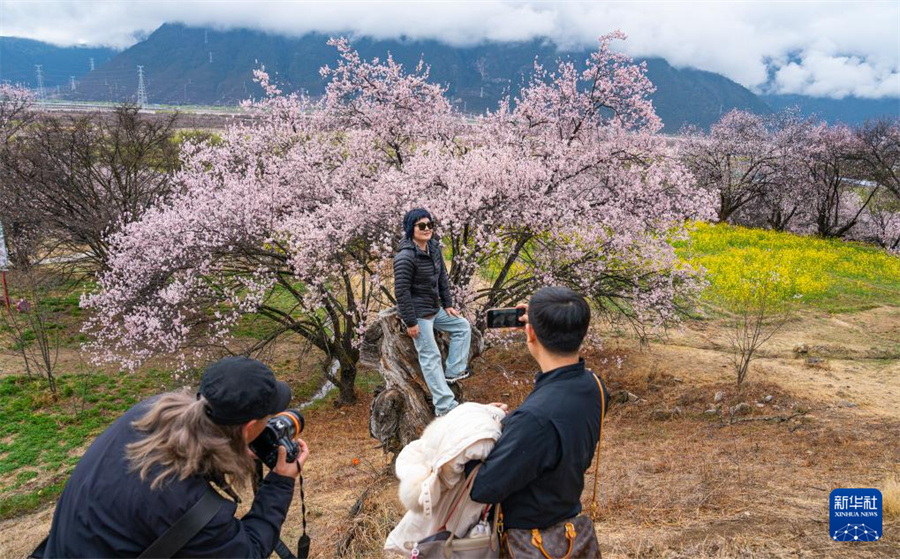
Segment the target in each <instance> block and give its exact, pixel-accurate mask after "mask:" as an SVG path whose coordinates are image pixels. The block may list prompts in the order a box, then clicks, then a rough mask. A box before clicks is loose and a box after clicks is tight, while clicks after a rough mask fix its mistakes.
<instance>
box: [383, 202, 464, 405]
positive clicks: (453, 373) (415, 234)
mask: <svg viewBox="0 0 900 559" xmlns="http://www.w3.org/2000/svg"><path fill="white" fill-rule="evenodd" d="M403 231H404V239H403V241H402V242H401V243H400V248H399V250H398V251H397V254H396V256H394V297H395V298H396V300H397V311H398V313H399V314H400V318H401V319H402V320H403V323H404V324H405V325H406V332H407V333H408V334H409V335H410V337H411V338H412V339H413V343H414V344H415V346H416V351H417V352H418V354H419V365H420V366H421V368H422V374H423V375H424V377H425V383H426V384H427V385H428V389H429V390H430V391H431V397H432V402H433V404H434V413H435V415H436V416H438V417H439V416H442V415H446V414H447V413H448V412H449V411H450V410H452V409H453V408H455V407H456V406H457V405H458V402H457V401H456V398H455V397H454V396H453V392H452V391H451V390H450V387H449V384H453V383H455V382H457V381H459V380H462V379H464V378H466V377H468V376H469V372H468V371H467V370H466V364H467V363H468V362H469V346H470V344H471V341H472V327H471V326H470V325H469V321H468V320H466V319H465V318H463V317H462V316H461V315H460V314H459V312H458V311H457V310H456V309H454V308H453V296H452V294H451V293H450V279H449V277H448V275H447V267H446V265H445V264H444V256H443V254H442V253H441V244H440V243H439V242H438V241H437V239H435V238H434V219H433V218H432V217H431V214H430V213H428V211H427V210H424V209H421V208H417V209H414V210H410V211H409V212H407V213H406V215H405V216H404V218H403ZM435 330H439V331H441V332H448V333H449V334H450V349H449V351H448V354H447V361H446V363H444V366H443V367H442V366H441V352H440V349H439V348H438V346H437V342H436V341H435V338H434V331H435Z"/></svg>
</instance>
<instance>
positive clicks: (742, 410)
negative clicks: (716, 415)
mask: <svg viewBox="0 0 900 559" xmlns="http://www.w3.org/2000/svg"><path fill="white" fill-rule="evenodd" d="M752 409H753V408H751V407H750V404H748V403H747V402H741V403H740V404H738V405H736V406H732V407H731V409H730V410H729V411H730V413H731V415H732V416H735V415H746V414H748V413H750V411H751V410H752Z"/></svg>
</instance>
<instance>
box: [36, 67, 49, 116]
mask: <svg viewBox="0 0 900 559" xmlns="http://www.w3.org/2000/svg"><path fill="white" fill-rule="evenodd" d="M34 68H35V69H36V70H37V87H38V100H39V101H40V105H41V108H42V109H43V108H45V104H46V101H47V95H46V93H45V92H44V70H43V65H41V64H35V65H34Z"/></svg>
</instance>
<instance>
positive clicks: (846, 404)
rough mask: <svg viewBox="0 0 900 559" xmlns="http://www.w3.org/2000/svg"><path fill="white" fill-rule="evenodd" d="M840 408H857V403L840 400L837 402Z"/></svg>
mask: <svg viewBox="0 0 900 559" xmlns="http://www.w3.org/2000/svg"><path fill="white" fill-rule="evenodd" d="M838 405H839V406H841V407H842V408H858V407H859V404H854V403H853V402H848V401H847V400H841V401H840V402H839V403H838Z"/></svg>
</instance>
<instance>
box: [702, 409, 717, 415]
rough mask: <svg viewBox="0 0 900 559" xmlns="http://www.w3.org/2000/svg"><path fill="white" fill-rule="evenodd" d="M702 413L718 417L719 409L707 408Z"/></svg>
mask: <svg viewBox="0 0 900 559" xmlns="http://www.w3.org/2000/svg"><path fill="white" fill-rule="evenodd" d="M703 413H704V414H705V415H719V408H709V409H708V410H706V411H705V412H703Z"/></svg>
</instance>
